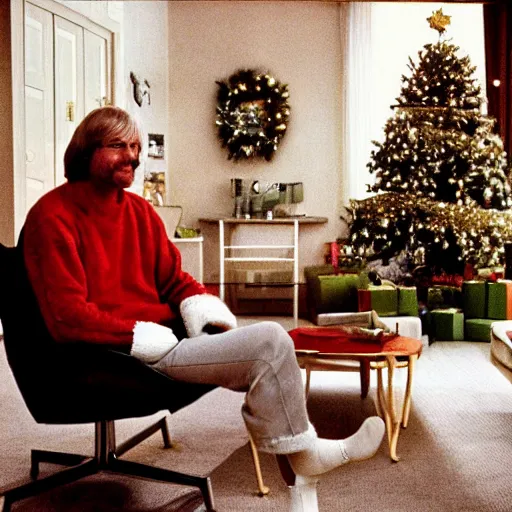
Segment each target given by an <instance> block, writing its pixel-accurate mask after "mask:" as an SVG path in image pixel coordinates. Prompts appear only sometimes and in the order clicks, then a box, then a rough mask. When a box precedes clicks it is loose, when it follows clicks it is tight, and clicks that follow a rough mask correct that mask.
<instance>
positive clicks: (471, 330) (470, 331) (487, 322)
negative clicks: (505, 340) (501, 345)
mask: <svg viewBox="0 0 512 512" xmlns="http://www.w3.org/2000/svg"><path fill="white" fill-rule="evenodd" d="M495 321H496V320H493V319H490V318H470V319H468V320H466V321H465V322H464V326H465V333H466V336H465V339H466V340H467V341H489V342H490V341H491V325H492V324H493V323H494V322H495Z"/></svg>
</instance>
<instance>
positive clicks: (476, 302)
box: [462, 281, 488, 319]
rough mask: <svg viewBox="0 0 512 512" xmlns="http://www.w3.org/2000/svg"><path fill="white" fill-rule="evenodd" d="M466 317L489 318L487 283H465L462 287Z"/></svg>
mask: <svg viewBox="0 0 512 512" xmlns="http://www.w3.org/2000/svg"><path fill="white" fill-rule="evenodd" d="M462 294H463V309H464V317H465V318H466V319H468V318H487V300H488V297H487V286H486V283H485V281H464V283H463V285H462Z"/></svg>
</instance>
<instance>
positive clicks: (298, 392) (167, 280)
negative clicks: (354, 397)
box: [24, 106, 385, 512]
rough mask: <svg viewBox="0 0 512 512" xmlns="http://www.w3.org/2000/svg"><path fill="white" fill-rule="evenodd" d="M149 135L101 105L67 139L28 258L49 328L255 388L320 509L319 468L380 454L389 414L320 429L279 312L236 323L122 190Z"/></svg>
mask: <svg viewBox="0 0 512 512" xmlns="http://www.w3.org/2000/svg"><path fill="white" fill-rule="evenodd" d="M141 140H142V139H141V133H140V130H139V128H138V125H137V123H136V122H135V121H134V120H133V119H132V118H131V117H130V116H129V114H128V113H127V112H125V111H124V110H122V109H120V108H117V107H113V106H106V107H102V108H99V109H96V110H94V111H92V112H91V113H89V114H88V115H87V117H86V118H85V119H84V120H83V121H82V122H81V123H80V125H79V126H78V128H77V129H76V131H75V133H74V134H73V137H72V139H71V142H70V143H69V145H68V147H67V150H66V153H65V156H64V167H65V175H66V178H67V183H64V184H63V185H61V186H59V187H57V188H55V189H54V190H52V191H50V192H48V193H47V194H45V195H44V196H43V197H42V198H41V199H40V200H39V201H38V202H37V203H36V204H35V205H34V206H33V208H32V209H31V210H30V212H29V214H28V217H27V220H26V223H25V228H24V233H25V234H24V236H25V255H24V256H25V262H26V266H27V271H28V275H29V279H30V282H31V284H32V286H33V289H34V292H35V295H36V297H37V300H38V303H39V306H40V308H41V312H42V315H43V318H44V320H45V322H46V325H47V327H48V330H49V332H50V333H51V335H52V336H53V337H54V339H55V340H56V341H57V342H60V343H73V342H85V343H94V344H98V345H103V346H105V347H108V348H110V349H112V348H114V349H116V350H120V351H125V352H128V353H130V354H131V355H132V356H134V357H136V358H139V359H140V360H142V361H143V362H145V363H146V364H148V365H152V366H153V367H154V368H156V369H157V370H159V371H160V372H162V373H164V374H165V375H168V376H169V377H170V378H172V379H176V380H180V381H185V382H190V383H202V384H210V385H217V386H222V387H225V388H228V389H231V390H234V391H243V392H245V393H246V396H245V402H244V405H243V407H242V415H243V418H244V421H245V423H246V425H247V429H248V431H249V433H250V435H251V437H252V439H253V441H254V443H255V444H256V446H257V447H258V449H259V450H261V451H264V452H269V453H274V454H276V455H284V457H279V459H278V460H280V467H281V468H284V467H285V464H284V463H283V461H285V462H286V464H287V465H288V467H291V468H292V469H293V472H294V474H295V479H294V480H295V481H294V485H292V486H290V489H291V509H290V510H292V511H293V512H306V511H307V512H315V511H317V510H318V504H317V495H316V482H317V480H318V477H319V475H321V474H323V473H325V472H327V471H331V470H332V469H334V468H336V467H338V466H340V465H343V464H346V463H347V462H350V461H358V460H363V459H367V458H369V457H371V456H373V455H374V454H375V453H376V451H377V449H378V447H379V445H380V443H381V441H382V438H383V436H384V430H385V428H384V422H383V421H382V420H381V419H380V418H379V417H371V418H368V419H367V420H366V421H365V422H364V423H363V425H362V426H361V427H360V429H359V430H358V431H357V432H356V433H355V434H354V435H352V436H350V437H349V438H347V439H343V440H328V439H321V438H319V437H318V436H317V434H316V432H315V429H314V427H313V425H312V424H311V423H310V422H309V419H308V414H307V411H306V402H305V396H304V387H303V383H302V378H301V373H300V369H299V366H298V364H297V361H296V357H295V352H294V345H293V342H292V340H291V338H290V336H289V335H288V333H287V332H286V331H285V330H284V329H283V328H282V327H281V326H280V325H279V324H277V323H274V322H260V323H256V324H253V325H249V326H246V327H240V328H237V326H236V318H235V316H234V315H233V314H232V313H231V311H230V310H229V309H228V307H227V306H226V305H225V304H224V303H223V302H222V301H221V300H220V299H219V298H218V297H216V296H213V295H210V294H207V293H206V290H205V288H204V287H203V286H202V285H201V284H199V283H198V282H197V281H195V280H194V279H193V278H192V276H190V275H189V274H187V273H185V272H184V271H183V270H182V268H181V257H180V253H179V251H178V249H177V248H176V247H175V246H174V245H173V244H172V243H171V242H170V241H169V239H168V237H167V235H166V232H165V227H164V224H163V223H162V221H161V220H160V217H159V216H158V214H157V213H156V212H155V211H154V209H153V207H152V206H151V204H149V203H148V202H147V201H146V200H144V199H143V198H142V197H139V196H138V195H135V194H132V193H130V192H128V191H125V190H124V189H125V188H127V187H129V186H130V185H131V184H132V182H133V178H134V171H135V169H136V168H137V166H138V165H139V154H140V150H141ZM183 325H184V326H185V329H186V332H184V329H183V328H180V326H183ZM282 470H283V476H285V474H286V472H285V471H284V469H282ZM287 483H289V484H291V483H292V482H290V481H289V479H288V482H287Z"/></svg>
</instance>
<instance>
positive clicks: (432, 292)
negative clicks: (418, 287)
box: [427, 285, 463, 310]
mask: <svg viewBox="0 0 512 512" xmlns="http://www.w3.org/2000/svg"><path fill="white" fill-rule="evenodd" d="M427 307H428V309H430V310H432V309H444V308H457V309H460V308H462V307H463V300H462V290H461V289H460V288H457V287H456V286H444V285H436V286H431V287H429V289H428V296H427Z"/></svg>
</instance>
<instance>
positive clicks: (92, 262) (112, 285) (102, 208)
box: [24, 182, 206, 347]
mask: <svg viewBox="0 0 512 512" xmlns="http://www.w3.org/2000/svg"><path fill="white" fill-rule="evenodd" d="M24 237H25V241H24V244H25V245H24V247H25V263H26V266H27V271H28V276H29V279H30V282H31V283H32V286H33V288H34V292H35V295H36V297H37V300H38V302H39V305H40V308H41V312H42V315H43V318H44V320H45V322H46V325H47V327H48V330H49V331H50V334H51V335H52V336H53V337H54V338H55V339H56V340H57V341H86V342H90V343H102V344H109V345H118V346H127V347H129V346H130V345H131V343H132V339H133V328H134V325H135V322H136V321H142V320H143V321H150V322H156V323H159V324H162V325H169V324H170V322H171V321H172V320H173V319H174V318H176V316H178V315H179V304H180V302H181V301H182V300H183V299H186V298H187V297H189V296H191V295H197V294H201V293H206V291H205V288H204V287H203V286H202V285H201V284H199V283H198V282H197V281H195V280H194V278H193V277H192V276H190V275H189V274H187V273H185V272H183V271H182V269H181V255H180V253H179V251H178V249H177V248H176V247H175V246H174V245H173V244H172V243H171V242H170V241H169V239H168V238H167V235H166V232H165V227H164V225H163V223H162V221H161V219H160V217H159V216H158V214H157V213H156V212H155V210H154V209H153V207H152V206H151V204H149V203H148V202H147V201H146V200H144V199H142V198H141V197H139V196H137V195H135V194H132V193H130V192H127V191H124V190H122V191H120V192H116V193H115V194H114V195H112V196H111V197H109V198H103V197H99V196H98V195H97V194H95V193H94V191H93V189H92V187H91V185H90V183H89V182H77V183H65V184H64V185H61V186H60V187H57V188H56V189H54V190H52V191H50V192H49V193H47V194H46V195H44V196H43V197H42V198H41V199H40V200H39V201H38V202H37V203H36V204H35V205H34V207H33V208H32V209H31V210H30V212H29V214H28V217H27V220H26V223H25V228H24Z"/></svg>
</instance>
